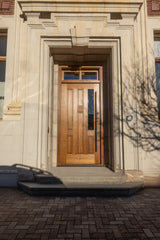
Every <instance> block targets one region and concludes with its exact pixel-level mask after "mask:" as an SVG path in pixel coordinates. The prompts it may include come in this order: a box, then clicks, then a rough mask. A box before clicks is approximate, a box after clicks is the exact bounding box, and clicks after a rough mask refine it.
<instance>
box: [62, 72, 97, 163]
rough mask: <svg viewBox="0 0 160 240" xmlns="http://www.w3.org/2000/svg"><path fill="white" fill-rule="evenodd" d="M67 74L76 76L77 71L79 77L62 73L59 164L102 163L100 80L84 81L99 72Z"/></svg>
mask: <svg viewBox="0 0 160 240" xmlns="http://www.w3.org/2000/svg"><path fill="white" fill-rule="evenodd" d="M67 73H68V75H69V73H70V76H69V78H76V76H74V74H77V75H78V76H77V78H79V79H68V77H64V73H63V72H62V74H61V77H62V75H63V77H62V81H61V84H60V86H61V87H60V114H59V141H58V144H59V146H58V149H59V151H58V159H59V161H58V164H59V165H62V164H99V163H100V81H99V80H98V79H84V80H82V78H84V77H83V76H84V75H86V77H85V78H96V76H94V75H95V73H96V74H98V72H96V71H95V72H94V71H93V70H92V72H91V71H87V70H86V71H84V73H83V71H76V72H75V71H74V73H73V71H68V72H67ZM72 73H73V74H72ZM89 75H90V76H89ZM91 75H92V76H91ZM66 76H67V74H66ZM64 78H67V79H64ZM97 78H98V76H97Z"/></svg>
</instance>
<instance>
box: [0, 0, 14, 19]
mask: <svg viewBox="0 0 160 240" xmlns="http://www.w3.org/2000/svg"><path fill="white" fill-rule="evenodd" d="M13 14H14V0H0V15H13Z"/></svg>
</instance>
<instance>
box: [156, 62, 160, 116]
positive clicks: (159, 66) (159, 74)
mask: <svg viewBox="0 0 160 240" xmlns="http://www.w3.org/2000/svg"><path fill="white" fill-rule="evenodd" d="M156 86H157V103H158V118H159V119H160V62H156Z"/></svg>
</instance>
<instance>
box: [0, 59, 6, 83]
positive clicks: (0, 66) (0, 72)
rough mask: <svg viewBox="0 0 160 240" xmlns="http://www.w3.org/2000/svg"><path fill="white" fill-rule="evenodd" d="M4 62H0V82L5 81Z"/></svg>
mask: <svg viewBox="0 0 160 240" xmlns="http://www.w3.org/2000/svg"><path fill="white" fill-rule="evenodd" d="M5 70H6V62H5V61H0V82H4V81H5Z"/></svg>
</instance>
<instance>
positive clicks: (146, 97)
mask: <svg viewBox="0 0 160 240" xmlns="http://www.w3.org/2000/svg"><path fill="white" fill-rule="evenodd" d="M139 66H140V65H139V64H136V65H134V66H133V69H132V71H129V70H128V69H127V68H126V69H125V70H126V76H127V77H126V79H125V81H124V80H123V81H124V82H123V84H122V95H123V96H122V97H123V133H122V132H121V134H123V135H124V136H125V137H127V138H128V139H129V140H130V141H131V142H132V143H133V144H134V146H135V147H140V148H142V149H143V150H144V151H145V152H153V151H155V150H157V151H158V150H160V120H159V119H158V116H159V115H160V112H159V110H158V102H160V94H157V93H158V92H159V90H160V88H158V84H157V85H156V76H155V73H153V69H152V70H151V71H148V72H147V71H146V75H147V77H146V78H145V77H143V74H142V71H141V70H140V67H139ZM133 72H134V73H133ZM159 81H160V80H159ZM115 117H116V118H117V119H118V120H120V121H122V118H121V119H120V118H119V117H118V116H115ZM159 117H160V116H159Z"/></svg>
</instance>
